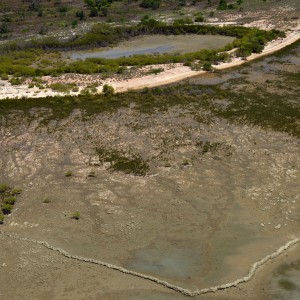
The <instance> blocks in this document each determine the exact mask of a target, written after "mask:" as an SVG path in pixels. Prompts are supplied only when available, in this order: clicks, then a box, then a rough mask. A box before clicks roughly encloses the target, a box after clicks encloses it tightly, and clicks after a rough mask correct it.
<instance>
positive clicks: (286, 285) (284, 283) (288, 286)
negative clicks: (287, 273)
mask: <svg viewBox="0 0 300 300" xmlns="http://www.w3.org/2000/svg"><path fill="white" fill-rule="evenodd" d="M278 283H279V286H280V287H281V288H283V289H285V290H288V291H293V290H295V289H297V285H296V284H295V283H294V282H292V281H290V280H288V279H281V280H279V282H278Z"/></svg>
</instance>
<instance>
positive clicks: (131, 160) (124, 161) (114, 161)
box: [96, 148, 149, 176]
mask: <svg viewBox="0 0 300 300" xmlns="http://www.w3.org/2000/svg"><path fill="white" fill-rule="evenodd" d="M96 152H97V154H98V156H99V159H100V161H101V162H102V163H104V162H109V163H110V167H109V169H111V170H113V171H119V172H123V173H125V174H134V175H137V176H144V175H146V174H147V172H148V171H149V166H148V165H147V163H146V162H145V161H144V160H143V159H142V157H141V156H140V155H138V154H132V153H129V154H127V155H125V153H122V152H119V151H117V150H106V149H104V148H97V149H96Z"/></svg>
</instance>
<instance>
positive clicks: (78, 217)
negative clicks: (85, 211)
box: [71, 211, 80, 220]
mask: <svg viewBox="0 0 300 300" xmlns="http://www.w3.org/2000/svg"><path fill="white" fill-rule="evenodd" d="M71 219H74V220H79V219H80V213H79V212H78V211H75V212H74V213H73V214H72V216H71Z"/></svg>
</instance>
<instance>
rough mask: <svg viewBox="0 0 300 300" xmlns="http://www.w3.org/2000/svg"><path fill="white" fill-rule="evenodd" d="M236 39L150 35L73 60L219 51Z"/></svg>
mask: <svg viewBox="0 0 300 300" xmlns="http://www.w3.org/2000/svg"><path fill="white" fill-rule="evenodd" d="M233 40H234V38H232V37H228V36H216V35H194V34H193V35H169V36H166V35H149V36H139V37H136V38H132V39H130V40H129V41H126V42H123V43H120V44H119V45H118V46H116V47H113V48H110V49H108V50H104V51H103V50H101V49H98V50H96V51H93V52H76V53H73V54H72V55H71V56H70V57H71V58H72V59H86V58H92V57H94V58H108V59H113V58H119V57H128V56H132V55H138V54H156V53H157V54H162V53H188V52H195V51H199V50H202V49H217V48H221V47H224V46H225V45H227V44H229V43H230V42H232V41H233Z"/></svg>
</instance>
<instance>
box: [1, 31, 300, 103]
mask: <svg viewBox="0 0 300 300" xmlns="http://www.w3.org/2000/svg"><path fill="white" fill-rule="evenodd" d="M298 39H300V25H298V26H297V27H296V28H294V29H293V30H291V31H290V32H289V33H287V35H286V37H285V38H279V39H276V40H274V41H271V42H269V43H268V44H267V45H266V46H265V48H264V49H263V51H262V52H261V53H257V54H252V55H250V56H249V57H247V60H243V59H242V58H234V59H232V60H231V61H230V62H226V63H221V64H219V65H215V66H213V67H214V68H215V69H216V70H224V69H228V68H232V67H236V66H239V65H242V64H244V63H245V62H249V61H252V60H254V59H257V58H260V57H263V56H265V55H269V54H272V53H274V52H276V51H278V50H281V49H283V48H285V47H286V46H289V45H291V44H293V43H294V42H296V41H297V40H298ZM161 67H162V68H164V69H165V70H164V71H163V72H161V73H159V74H157V75H154V74H153V75H152V74H151V75H144V76H141V77H134V78H130V79H122V80H119V79H116V78H109V79H107V80H105V81H102V82H101V84H102V85H103V84H109V85H111V86H113V87H114V89H115V91H116V92H126V91H128V90H138V89H143V88H146V87H149V88H152V87H156V86H162V85H166V84H170V83H174V82H178V81H180V80H183V79H186V78H190V77H193V76H197V75H200V74H204V73H206V72H205V71H194V70H191V69H190V67H188V66H183V64H176V65H175V64H173V65H172V66H171V67H170V65H155V68H161ZM95 75H96V76H97V74H95ZM90 76H91V75H81V80H83V82H84V83H86V85H88V84H90ZM62 77H63V76H62ZM50 78H51V77H50ZM48 79H49V77H48ZM61 82H65V81H64V79H61ZM0 85H1V89H0V99H5V98H10V99H12V98H22V97H26V98H42V97H48V96H57V95H65V94H63V93H59V92H55V91H53V90H51V89H45V90H39V89H38V88H31V89H30V88H29V87H28V85H19V86H12V85H11V84H10V83H9V82H7V81H1V80H0ZM97 91H98V92H99V93H101V91H102V87H101V86H100V87H98V88H97ZM78 94H79V92H70V95H78Z"/></svg>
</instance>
